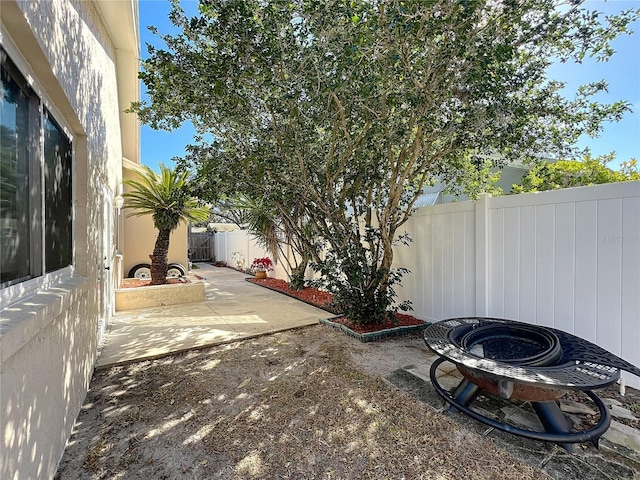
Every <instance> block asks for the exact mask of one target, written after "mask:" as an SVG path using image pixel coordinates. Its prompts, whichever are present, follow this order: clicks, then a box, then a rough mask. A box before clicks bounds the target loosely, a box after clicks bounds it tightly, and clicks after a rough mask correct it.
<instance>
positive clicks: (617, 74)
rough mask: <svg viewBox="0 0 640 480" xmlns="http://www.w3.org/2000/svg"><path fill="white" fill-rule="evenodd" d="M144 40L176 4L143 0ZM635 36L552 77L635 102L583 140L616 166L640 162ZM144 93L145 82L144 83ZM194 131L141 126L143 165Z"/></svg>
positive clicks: (622, 4)
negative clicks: (603, 58) (599, 86)
mask: <svg viewBox="0 0 640 480" xmlns="http://www.w3.org/2000/svg"><path fill="white" fill-rule="evenodd" d="M182 5H183V8H184V9H185V10H186V12H187V14H190V15H193V14H195V13H196V12H197V2H196V0H182ZM139 7H140V30H141V32H140V38H141V43H142V46H141V53H142V57H143V58H145V57H146V56H147V49H146V43H151V44H154V45H156V46H158V47H162V46H163V44H162V42H161V41H160V40H159V39H158V38H157V37H156V36H154V35H153V34H151V32H149V30H148V29H147V27H148V26H149V25H153V26H155V27H158V30H159V31H160V32H161V33H176V29H175V27H173V25H172V24H171V22H170V21H169V20H168V13H169V11H170V4H169V2H168V1H167V0H140V1H139ZM587 7H588V8H590V9H595V10H598V11H600V12H603V13H605V14H612V13H617V12H620V11H621V10H625V9H628V8H640V0H609V1H608V2H604V1H597V0H596V1H588V2H587ZM633 30H635V32H634V34H633V35H632V36H628V35H625V36H620V37H618V38H617V39H616V40H615V41H614V42H613V48H614V49H615V50H616V52H617V53H616V55H614V57H613V58H612V59H611V60H610V61H609V62H607V63H598V62H595V61H592V60H590V59H587V60H586V61H585V62H584V63H583V64H581V65H568V64H563V65H560V64H559V65H555V66H553V67H552V70H551V74H550V76H551V77H553V78H555V79H557V80H561V81H564V82H566V83H567V87H566V90H567V92H568V94H572V93H573V92H575V89H576V88H577V87H578V86H579V85H582V84H584V83H588V82H591V81H597V80H600V79H605V80H607V82H608V83H609V92H608V93H606V94H601V95H599V96H598V97H596V99H597V100H598V101H601V102H613V101H616V100H627V101H629V102H630V103H631V104H632V110H633V113H627V114H626V115H625V117H624V118H623V119H622V120H621V121H620V122H617V123H612V124H606V125H605V126H604V130H603V132H602V134H601V135H600V137H598V138H595V139H592V138H589V137H585V138H583V139H581V141H580V143H579V145H580V146H581V147H587V146H588V147H589V148H590V149H591V152H592V154H593V155H595V156H598V155H603V154H607V153H609V152H611V151H615V152H616V153H617V156H616V161H615V162H614V163H611V164H609V166H610V167H612V168H616V167H617V165H618V164H619V162H622V161H625V160H628V159H630V158H636V159H638V160H640V22H636V23H635V24H634V25H633ZM142 94H143V96H144V85H143V86H142ZM193 134H194V130H193V128H192V127H191V125H186V126H184V127H182V128H181V129H179V130H174V131H172V132H166V131H155V130H152V129H151V128H149V127H147V126H145V125H143V126H142V127H141V159H142V163H143V164H145V165H149V166H150V167H152V168H154V169H157V165H158V164H159V163H165V164H167V165H172V163H171V158H173V157H179V156H182V155H184V152H185V146H186V145H188V144H189V143H191V141H192V138H193Z"/></svg>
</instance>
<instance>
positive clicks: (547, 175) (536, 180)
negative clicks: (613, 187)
mask: <svg viewBox="0 0 640 480" xmlns="http://www.w3.org/2000/svg"><path fill="white" fill-rule="evenodd" d="M613 157H614V155H613V154H609V155H603V156H601V157H597V158H593V157H591V155H587V156H585V158H584V159H583V160H559V161H557V162H552V163H549V162H539V163H537V164H535V165H534V166H532V168H531V169H530V170H529V171H528V172H527V173H526V174H525V175H524V177H522V181H521V182H520V184H519V185H514V186H513V190H512V192H513V193H533V192H542V191H544V190H557V189H559V188H570V187H581V186H589V185H599V184H602V183H615V182H626V181H631V180H640V172H639V171H638V162H637V160H635V159H633V158H632V159H631V160H628V161H626V162H623V163H622V165H621V168H620V170H617V171H616V170H612V169H610V168H608V167H607V163H609V162H610V161H611V160H612V159H613Z"/></svg>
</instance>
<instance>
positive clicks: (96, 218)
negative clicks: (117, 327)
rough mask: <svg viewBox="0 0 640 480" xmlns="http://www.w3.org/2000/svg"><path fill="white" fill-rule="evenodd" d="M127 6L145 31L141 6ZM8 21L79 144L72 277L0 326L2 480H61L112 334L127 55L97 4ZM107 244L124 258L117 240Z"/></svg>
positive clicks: (25, 60)
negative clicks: (109, 317) (106, 309)
mask: <svg viewBox="0 0 640 480" xmlns="http://www.w3.org/2000/svg"><path fill="white" fill-rule="evenodd" d="M117 1H119V0H117ZM120 3H121V4H122V7H121V12H122V14H123V15H126V14H127V13H128V14H129V15H130V16H131V15H132V16H133V17H135V21H136V23H137V11H135V9H133V14H132V2H131V1H122V2H120ZM0 15H1V17H0V18H1V27H2V30H1V35H2V36H1V39H2V45H3V47H5V48H6V49H7V50H8V51H9V54H10V56H11V57H12V60H14V62H16V64H17V66H18V68H19V69H20V70H21V72H22V73H23V75H25V76H26V77H28V78H29V77H31V78H32V79H33V81H34V83H33V86H34V89H35V91H36V93H37V94H38V95H39V96H40V98H41V99H42V100H43V101H44V102H45V105H46V106H47V108H48V109H50V110H51V111H52V113H53V114H54V116H55V117H56V119H58V120H59V121H61V123H63V125H64V127H65V128H66V129H67V130H68V131H69V133H70V134H71V136H72V137H73V144H74V168H73V180H74V202H73V206H74V216H75V219H74V232H73V236H74V271H73V274H72V276H71V277H67V278H65V279H63V280H62V281H59V282H57V283H54V284H52V285H50V286H48V287H47V288H44V289H42V290H41V291H39V292H38V293H37V294H36V295H35V296H34V295H31V296H29V297H26V298H21V299H20V300H19V301H17V302H14V303H12V304H10V305H8V306H6V305H5V306H3V310H2V311H1V316H0V432H1V443H0V478H2V479H22V478H52V477H53V475H54V474H55V471H56V467H57V464H58V462H59V460H60V458H61V456H62V454H63V452H64V447H65V444H66V441H67V439H68V438H69V435H70V433H71V429H72V427H73V423H74V420H75V418H76V416H77V414H78V412H79V410H80V407H81V405H82V401H83V399H84V397H85V395H86V391H87V388H88V385H89V380H90V377H91V374H92V371H93V366H94V363H95V359H96V355H97V348H98V341H99V335H100V330H101V328H102V327H103V325H101V323H100V320H101V309H100V306H101V304H100V296H99V291H100V275H101V274H102V271H103V266H104V261H103V258H102V256H103V250H102V248H101V240H102V238H101V236H102V232H103V228H102V226H103V225H104V218H103V214H104V213H105V209H103V205H104V204H105V201H107V200H110V199H111V198H112V197H113V196H114V195H115V194H116V192H117V188H118V185H120V183H121V178H120V177H121V164H122V153H123V148H122V143H123V140H122V137H121V126H120V125H121V119H120V115H121V113H120V108H119V100H120V101H121V100H122V99H121V98H120V99H119V97H118V85H117V66H116V59H117V58H118V53H117V49H116V48H115V47H114V45H113V42H112V36H110V35H112V32H109V31H107V29H106V28H105V26H104V25H103V24H102V22H103V16H102V15H101V13H100V11H99V9H98V8H97V7H96V5H95V4H94V3H93V2H90V1H73V0H56V1H51V0H28V1H14V0H3V1H2V2H1V5H0ZM136 27H137V24H136ZM105 197H110V198H105ZM106 214H107V215H111V214H112V213H111V212H110V211H109V210H108V209H107V210H106ZM113 215H115V212H113ZM114 230H115V229H114ZM107 242H109V243H110V244H111V245H110V246H109V248H107V250H113V251H114V252H115V234H114V235H111V236H110V238H108V239H107ZM111 246H113V248H111Z"/></svg>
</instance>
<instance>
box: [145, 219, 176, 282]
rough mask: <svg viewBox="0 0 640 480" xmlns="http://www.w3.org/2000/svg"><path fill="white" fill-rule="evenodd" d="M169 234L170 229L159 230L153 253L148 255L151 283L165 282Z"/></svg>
mask: <svg viewBox="0 0 640 480" xmlns="http://www.w3.org/2000/svg"><path fill="white" fill-rule="evenodd" d="M170 235H171V230H170V229H163V230H160V231H159V232H158V237H157V238H156V245H155V247H154V248H153V253H152V254H151V255H149V258H150V259H151V285H164V284H165V283H167V268H168V264H167V256H168V255H169V236H170Z"/></svg>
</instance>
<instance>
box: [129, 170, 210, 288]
mask: <svg viewBox="0 0 640 480" xmlns="http://www.w3.org/2000/svg"><path fill="white" fill-rule="evenodd" d="M188 176H189V174H188V172H181V173H179V172H176V171H175V170H171V169H170V168H168V167H167V166H165V165H163V164H160V175H158V174H156V173H155V172H154V171H153V170H151V168H149V167H146V166H145V167H144V172H141V173H140V176H139V177H138V178H136V179H128V180H125V181H124V183H125V184H126V185H128V186H130V187H131V188H132V190H131V191H130V192H127V193H124V194H123V197H124V198H125V204H124V207H125V208H130V209H134V210H135V212H133V213H131V214H129V216H136V217H140V216H143V215H151V216H152V217H153V224H154V226H155V227H156V228H157V229H158V237H157V238H156V244H155V247H154V249H153V253H152V254H151V255H149V257H150V258H151V285H162V284H164V283H167V278H166V277H167V267H168V264H167V255H168V253H169V237H170V235H171V232H172V231H173V230H175V229H176V228H177V227H178V225H179V224H180V222H182V221H184V222H187V221H190V220H191V221H195V222H202V221H205V220H206V219H207V218H208V216H209V209H207V208H205V207H201V206H199V205H198V201H197V200H196V199H194V198H193V197H191V196H190V195H189V193H188V191H187V188H186V185H187V180H188Z"/></svg>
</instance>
